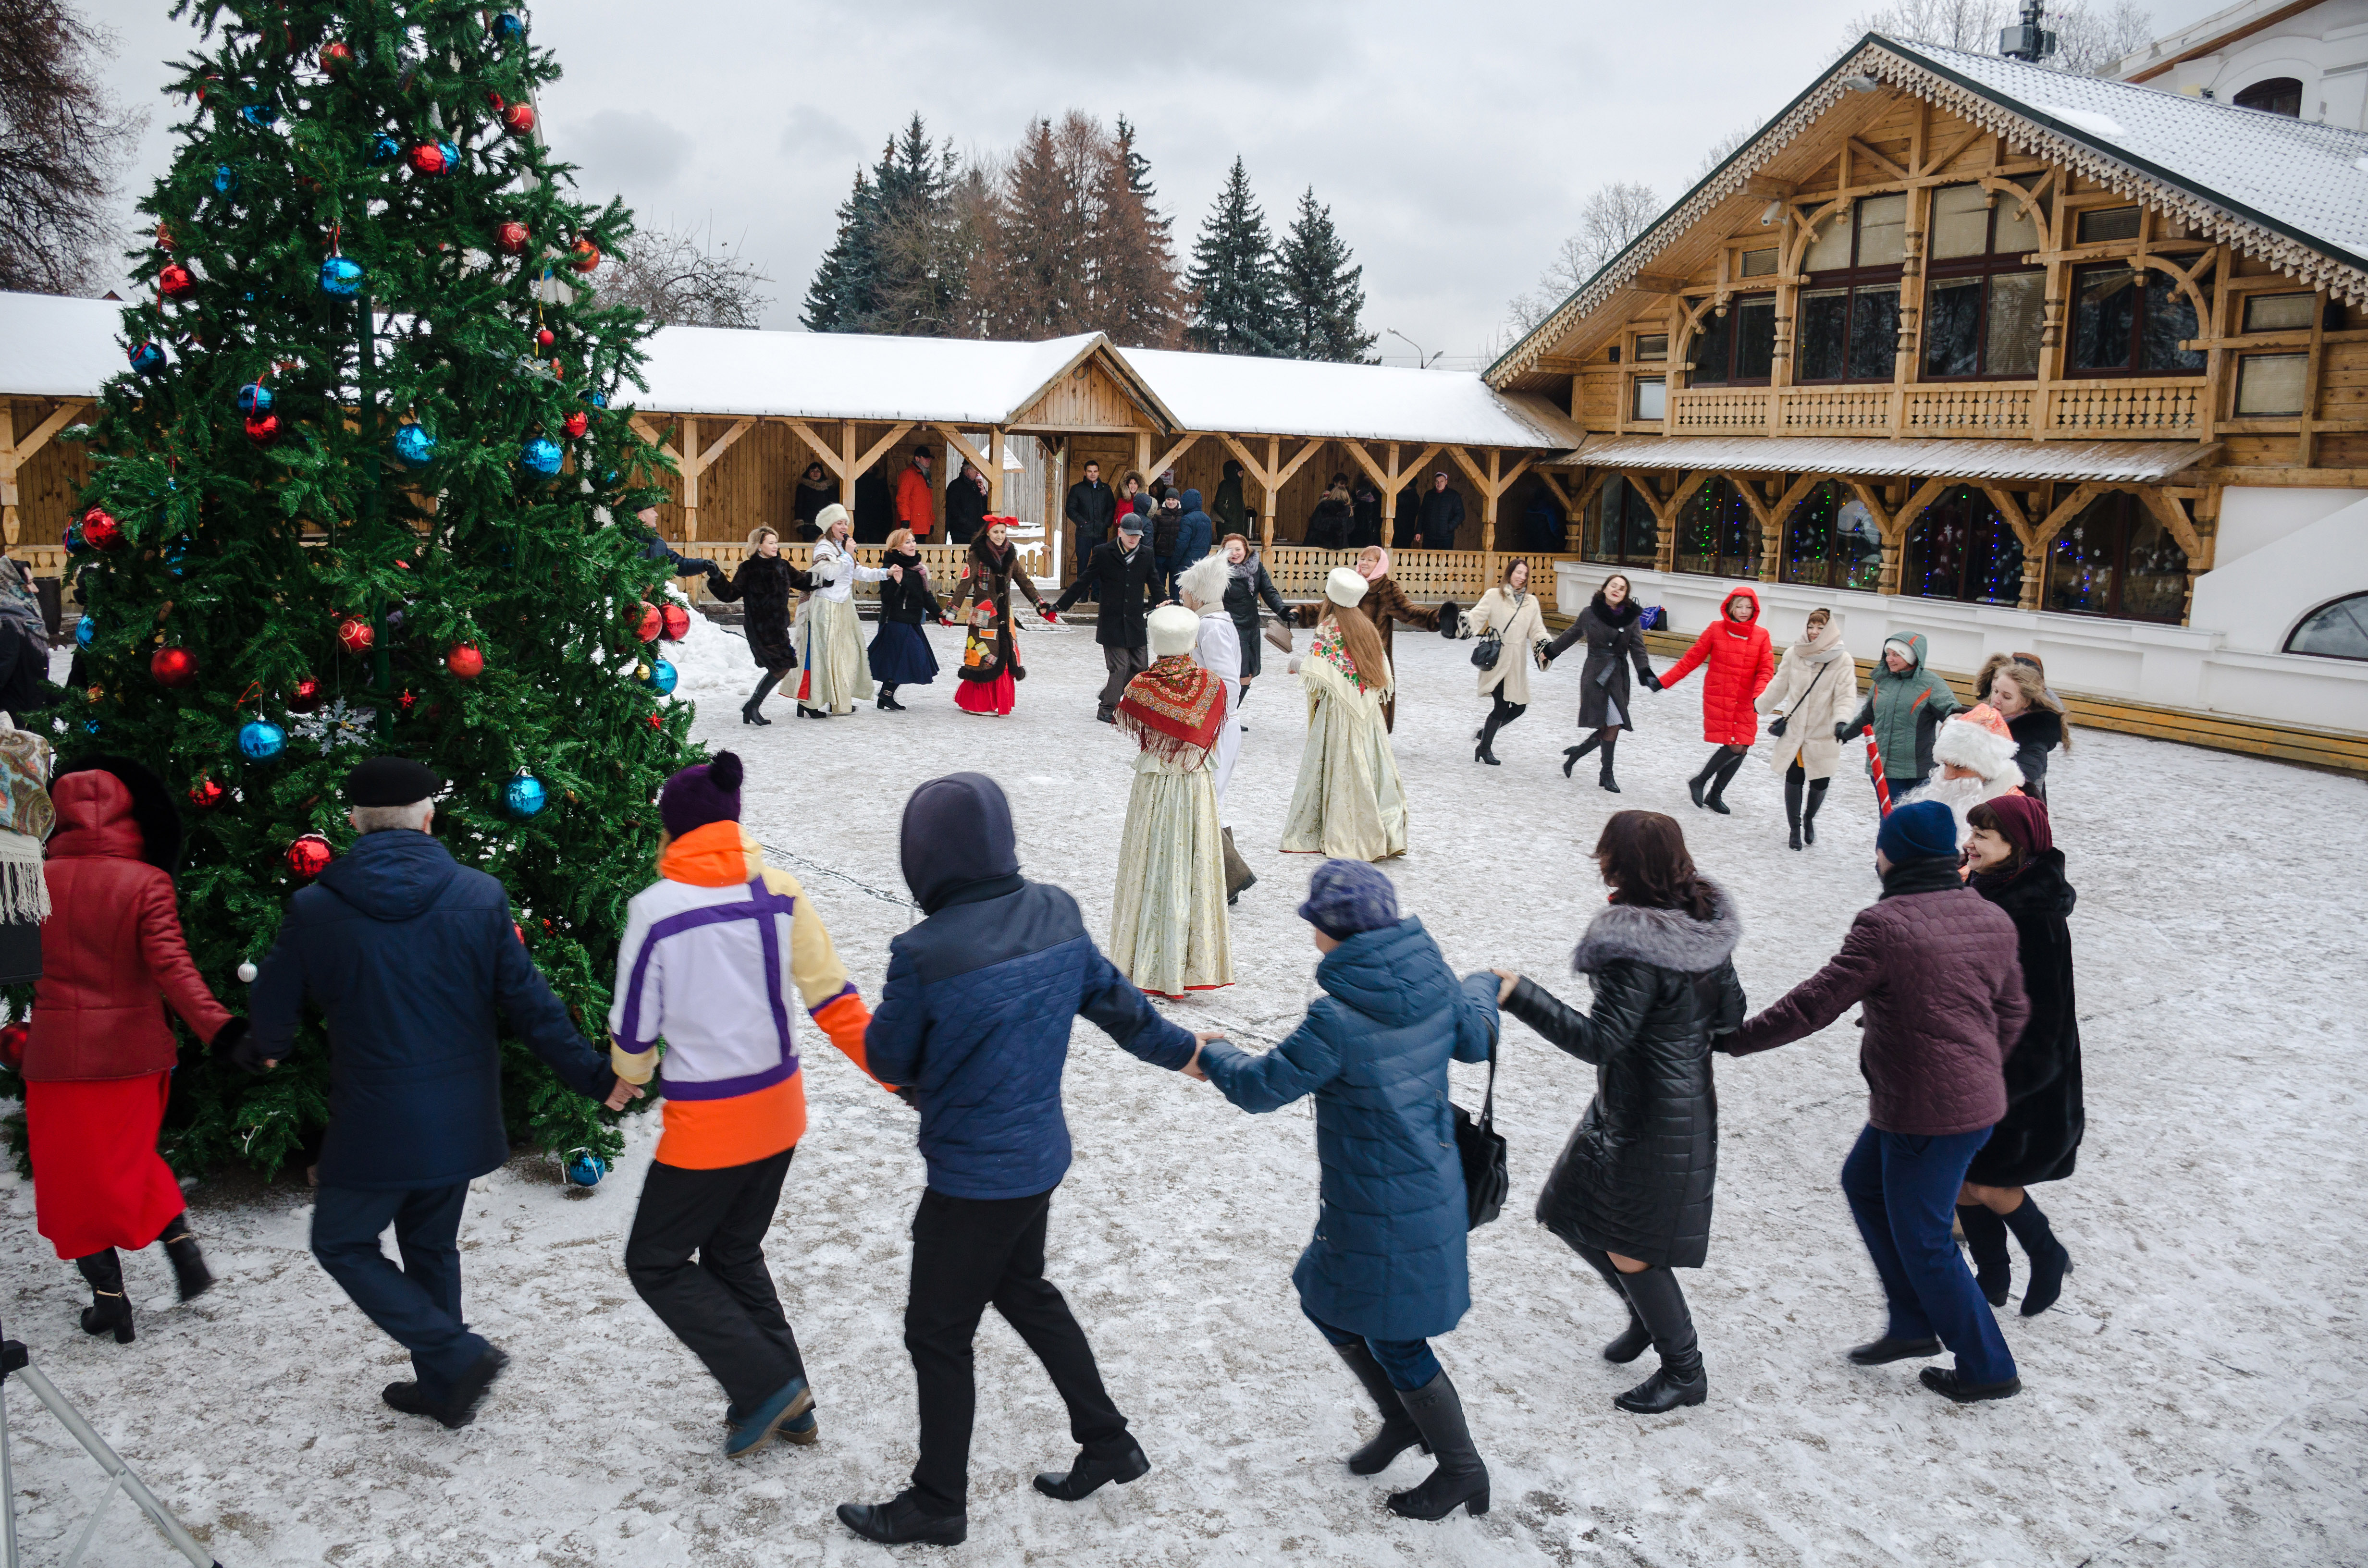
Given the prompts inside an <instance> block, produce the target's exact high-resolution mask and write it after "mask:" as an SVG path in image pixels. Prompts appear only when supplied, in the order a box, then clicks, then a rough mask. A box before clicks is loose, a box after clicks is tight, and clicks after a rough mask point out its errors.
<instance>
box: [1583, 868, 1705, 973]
mask: <svg viewBox="0 0 2368 1568" xmlns="http://www.w3.org/2000/svg"><path fill="white" fill-rule="evenodd" d="M1703 880H1704V881H1709V879H1708V878H1704V879H1703ZM1710 890H1711V899H1712V910H1711V917H1710V918H1709V919H1708V920H1696V919H1695V918H1694V917H1693V916H1692V915H1688V914H1687V913H1685V911H1683V910H1681V909H1640V908H1638V907H1636V906H1635V905H1634V904H1627V903H1614V904H1609V905H1606V906H1605V908H1604V910H1603V913H1601V914H1600V915H1597V916H1596V917H1595V918H1594V919H1593V920H1592V921H1590V922H1589V923H1588V927H1587V935H1586V936H1584V937H1580V938H1579V943H1578V951H1577V952H1576V953H1574V954H1572V955H1571V960H1570V967H1571V968H1572V969H1574V970H1576V971H1578V972H1579V973H1581V974H1593V973H1595V972H1596V971H1599V970H1600V969H1601V968H1602V967H1603V966H1604V965H1605V964H1608V963H1611V962H1614V961H1616V960H1621V959H1633V960H1639V961H1641V962H1644V963H1648V964H1651V965H1653V966H1654V967H1655V968H1656V969H1668V970H1675V971H1678V972H1679V973H1680V974H1701V973H1702V972H1704V971H1708V970H1713V969H1716V968H1717V967H1718V966H1719V965H1720V964H1722V963H1725V961H1726V960H1727V959H1728V957H1729V956H1730V955H1731V954H1733V953H1734V951H1735V945H1736V943H1737V942H1738V941H1741V940H1742V939H1743V916H1742V915H1741V914H1739V913H1738V912H1737V911H1736V907H1735V901H1734V900H1733V899H1731V898H1729V897H1728V896H1727V894H1726V890H1725V888H1723V887H1720V886H1719V885H1718V884H1717V883H1716V882H1711V883H1710Z"/></svg>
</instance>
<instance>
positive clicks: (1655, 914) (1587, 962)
mask: <svg viewBox="0 0 2368 1568" xmlns="http://www.w3.org/2000/svg"><path fill="white" fill-rule="evenodd" d="M1713 892H1714V894H1715V897H1714V901H1713V909H1712V915H1711V918H1710V919H1708V920H1696V919H1694V918H1693V917H1692V916H1691V915H1687V914H1685V913H1684V912H1682V911H1680V910H1674V909H1644V908H1638V907H1636V906H1634V905H1632V904H1623V903H1615V904H1611V905H1609V906H1607V907H1606V908H1605V909H1604V911H1603V912H1602V913H1601V914H1600V915H1597V916H1596V917H1595V919H1594V921H1593V922H1592V923H1591V924H1590V925H1589V926H1588V928H1587V935H1586V937H1584V938H1582V939H1581V940H1580V942H1579V944H1578V951H1577V954H1575V955H1574V956H1573V958H1572V960H1571V967H1572V968H1573V969H1574V970H1576V971H1577V972H1579V973H1581V974H1584V975H1586V976H1587V977H1588V984H1589V986H1590V987H1591V988H1592V989H1593V991H1594V1006H1593V1008H1592V1009H1591V1010H1590V1011H1589V1012H1585V1013H1582V1012H1580V1011H1579V1010H1578V1009H1577V1008H1575V1007H1571V1006H1566V1005H1565V1004H1564V1003H1562V1002H1560V1001H1558V1000H1556V999H1555V998H1554V996H1553V995H1552V994H1549V993H1548V992H1547V991H1546V990H1545V989H1544V988H1543V986H1540V985H1539V984H1537V983H1535V982H1533V981H1530V980H1523V981H1522V982H1521V983H1520V984H1518V985H1516V986H1515V987H1514V988H1513V994H1512V996H1511V998H1510V999H1509V1000H1508V1002H1507V1003H1506V1004H1505V1011H1506V1012H1508V1013H1510V1014H1512V1015H1513V1017H1517V1018H1519V1019H1520V1020H1521V1021H1522V1022H1523V1023H1525V1024H1527V1025H1529V1026H1530V1027H1531V1028H1533V1029H1535V1030H1537V1031H1538V1032H1539V1033H1540V1034H1542V1035H1543V1036H1545V1037H1546V1039H1547V1040H1551V1041H1553V1042H1554V1044H1555V1045H1558V1046H1560V1047H1561V1048H1562V1049H1563V1050H1565V1051H1568V1052H1570V1053H1571V1054H1572V1055H1573V1056H1576V1057H1577V1058H1578V1059H1579V1060H1580V1061H1581V1062H1590V1063H1592V1064H1593V1065H1594V1067H1595V1099H1594V1101H1593V1102H1592V1103H1591V1104H1589V1105H1588V1108H1587V1114H1586V1115H1585V1116H1584V1117H1582V1118H1580V1119H1579V1123H1578V1127H1577V1131H1574V1132H1572V1133H1571V1135H1570V1142H1568V1143H1566V1144H1565V1145H1564V1147H1563V1152H1562V1157H1561V1158H1560V1159H1559V1160H1557V1161H1555V1162H1554V1174H1553V1175H1551V1176H1548V1177H1547V1178H1546V1184H1545V1187H1544V1189H1543V1191H1541V1192H1540V1193H1539V1194H1538V1209H1537V1217H1538V1222H1539V1223H1540V1224H1543V1225H1544V1226H1545V1227H1546V1228H1547V1229H1549V1230H1551V1231H1553V1232H1554V1233H1555V1234H1556V1235H1558V1236H1560V1237H1562V1238H1563V1240H1564V1241H1565V1242H1568V1243H1569V1244H1572V1245H1573V1246H1588V1247H1599V1248H1601V1249H1602V1250H1604V1251H1606V1252H1616V1253H1619V1254H1620V1255H1621V1256H1624V1257H1633V1258H1636V1259H1638V1260H1639V1261H1641V1262H1644V1263H1646V1264H1649V1265H1652V1266H1653V1267H1660V1268H1699V1267H1702V1260H1703V1258H1704V1257H1706V1256H1708V1255H1709V1251H1710V1208H1711V1188H1712V1187H1713V1184H1714V1183H1715V1181H1716V1180H1717V1176H1718V1093H1717V1089H1716V1087H1715V1086H1714V1085H1713V1082H1712V1076H1711V1040H1712V1037H1713V1036H1714V1035H1720V1034H1725V1033H1730V1032H1732V1031H1733V1030H1734V1029H1735V1028H1737V1027H1738V1026H1739V1025H1741V1023H1742V1022H1743V1014H1744V1006H1743V985H1742V983H1741V982H1739V981H1738V980H1736V975H1735V965H1734V963H1733V962H1732V961H1731V960H1732V958H1733V955H1734V952H1735V945H1736V941H1737V940H1739V939H1740V938H1741V937H1742V935H1743V921H1742V917H1741V916H1740V915H1738V914H1737V913H1736V908H1735V904H1734V902H1733V901H1732V900H1731V899H1729V898H1728V897H1727V895H1726V893H1725V891H1724V890H1723V889H1718V888H1716V887H1715V885H1714V884H1713Z"/></svg>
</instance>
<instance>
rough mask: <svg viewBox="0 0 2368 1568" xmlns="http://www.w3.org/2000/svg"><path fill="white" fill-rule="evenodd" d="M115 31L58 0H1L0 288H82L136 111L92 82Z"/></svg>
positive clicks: (106, 225) (135, 126)
mask: <svg viewBox="0 0 2368 1568" xmlns="http://www.w3.org/2000/svg"><path fill="white" fill-rule="evenodd" d="M114 52H115V36H114V35H113V34H112V33H110V32H108V30H107V29H106V28H101V27H98V26H97V25H95V24H94V23H92V22H89V21H87V20H85V18H84V17H82V16H81V14H80V13H78V12H76V11H74V9H73V8H72V7H70V6H67V5H66V4H64V0H0V289H12V290H26V291H29V292H34V293H45V294H65V293H72V292H74V291H76V290H85V289H87V288H88V287H89V285H90V280H91V275H92V271H93V268H94V267H95V266H96V265H97V253H98V251H99V249H100V248H101V247H102V246H103V245H105V244H107V243H108V241H109V239H110V238H112V237H113V232H112V226H111V223H110V212H109V205H110V202H111V200H112V199H113V197H114V195H115V189H116V181H117V176H118V175H119V174H120V171H121V169H122V167H123V165H124V164H125V162H126V161H127V160H128V159H129V158H130V157H131V150H132V145H133V143H134V142H135V141H136V140H137V139H138V137H139V134H140V131H141V128H142V126H144V125H145V124H146V123H147V116H146V115H145V114H135V113H129V112H126V111H125V110H123V109H122V108H120V107H119V106H118V105H117V104H116V102H115V99H114V98H113V97H112V96H111V95H110V94H108V91H107V90H106V88H105V87H104V86H103V85H101V84H100V82H99V79H98V73H99V69H100V66H101V63H102V62H103V61H104V60H105V59H106V58H107V57H108V55H111V54H112V53H114Z"/></svg>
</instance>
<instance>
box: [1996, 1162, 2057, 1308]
mask: <svg viewBox="0 0 2368 1568" xmlns="http://www.w3.org/2000/svg"><path fill="white" fill-rule="evenodd" d="M1998 1218H1999V1219H2000V1220H2001V1221H2004V1223H2005V1225H2006V1228H2007V1229H2008V1230H2009V1231H2012V1232H2013V1233H2014V1239H2015V1240H2016V1241H2019V1242H2021V1244H2022V1250H2023V1252H2024V1253H2025V1254H2026V1255H2027V1256H2029V1257H2030V1259H2031V1283H2030V1284H2028V1285H2025V1286H2024V1287H2023V1288H2022V1315H2023V1316H2025V1317H2027V1318H2029V1317H2037V1316H2038V1315H2039V1314H2040V1313H2042V1312H2045V1311H2046V1310H2047V1309H2048V1308H2050V1307H2052V1306H2054V1305H2055V1298H2056V1297H2058V1296H2060V1295H2062V1294H2063V1293H2064V1277H2065V1276H2066V1274H2069V1273H2071V1272H2072V1255H2071V1254H2070V1253H2068V1252H2066V1251H2065V1250H2064V1244H2063V1243H2062V1242H2059V1241H2057V1240H2056V1239H2055V1231H2054V1230H2053V1229H2051V1228H2050V1227H2049V1225H2048V1223H2047V1216H2046V1215H2044V1214H2043V1213H2041V1212H2040V1211H2039V1205H2038V1204H2036V1203H2033V1202H2032V1200H2031V1194H2029V1193H2028V1192H2026V1193H2024V1194H2023V1195H2022V1201H2021V1203H2020V1204H2018V1205H2016V1206H2015V1210H2014V1212H2013V1213H2011V1214H2001V1215H1999V1216H1998Z"/></svg>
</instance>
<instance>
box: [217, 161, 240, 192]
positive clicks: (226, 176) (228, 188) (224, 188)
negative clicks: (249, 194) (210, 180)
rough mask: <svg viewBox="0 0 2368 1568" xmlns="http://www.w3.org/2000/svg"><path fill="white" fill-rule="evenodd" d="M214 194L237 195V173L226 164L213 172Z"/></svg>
mask: <svg viewBox="0 0 2368 1568" xmlns="http://www.w3.org/2000/svg"><path fill="white" fill-rule="evenodd" d="M214 194H215V195H217V196H235V195H237V194H238V171H237V170H236V169H234V168H232V167H231V166H230V165H228V164H223V165H219V166H218V167H216V168H215V170H214Z"/></svg>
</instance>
